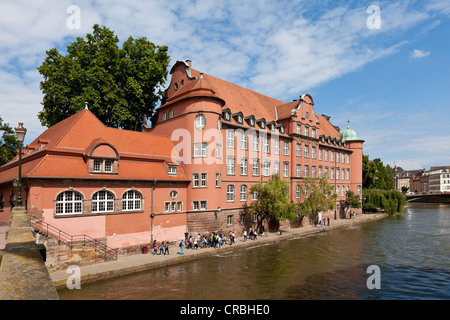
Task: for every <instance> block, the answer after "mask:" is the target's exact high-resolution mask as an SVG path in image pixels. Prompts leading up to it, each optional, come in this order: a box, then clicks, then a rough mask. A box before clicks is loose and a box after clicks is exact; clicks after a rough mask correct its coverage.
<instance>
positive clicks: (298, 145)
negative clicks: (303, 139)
mask: <svg viewBox="0 0 450 320" xmlns="http://www.w3.org/2000/svg"><path fill="white" fill-rule="evenodd" d="M296 150H297V152H296V155H297V157H301V156H302V145H301V144H300V143H297V149H296Z"/></svg>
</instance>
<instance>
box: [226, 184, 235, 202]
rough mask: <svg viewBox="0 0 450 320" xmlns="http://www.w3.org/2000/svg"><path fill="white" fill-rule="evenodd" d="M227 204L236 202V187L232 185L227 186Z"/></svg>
mask: <svg viewBox="0 0 450 320" xmlns="http://www.w3.org/2000/svg"><path fill="white" fill-rule="evenodd" d="M227 202H234V186H233V185H232V184H229V185H228V186H227Z"/></svg>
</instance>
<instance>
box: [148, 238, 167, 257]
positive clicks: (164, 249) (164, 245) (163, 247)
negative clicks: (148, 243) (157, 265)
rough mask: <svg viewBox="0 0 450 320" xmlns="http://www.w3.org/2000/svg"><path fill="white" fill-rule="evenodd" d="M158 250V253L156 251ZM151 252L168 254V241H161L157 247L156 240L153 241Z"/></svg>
mask: <svg viewBox="0 0 450 320" xmlns="http://www.w3.org/2000/svg"><path fill="white" fill-rule="evenodd" d="M158 250H159V253H158ZM152 254H164V255H166V254H169V242H165V243H164V242H161V243H160V245H159V247H158V246H157V245H156V240H154V241H153V246H152Z"/></svg>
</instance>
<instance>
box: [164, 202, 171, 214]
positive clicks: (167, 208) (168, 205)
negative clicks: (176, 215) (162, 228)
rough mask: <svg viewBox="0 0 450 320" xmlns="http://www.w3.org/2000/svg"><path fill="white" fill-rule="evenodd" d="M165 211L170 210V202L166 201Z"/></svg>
mask: <svg viewBox="0 0 450 320" xmlns="http://www.w3.org/2000/svg"><path fill="white" fill-rule="evenodd" d="M164 212H170V202H164Z"/></svg>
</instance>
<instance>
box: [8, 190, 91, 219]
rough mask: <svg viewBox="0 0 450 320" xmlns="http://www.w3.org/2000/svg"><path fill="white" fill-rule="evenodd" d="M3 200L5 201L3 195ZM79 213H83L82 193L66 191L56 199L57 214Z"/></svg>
mask: <svg viewBox="0 0 450 320" xmlns="http://www.w3.org/2000/svg"><path fill="white" fill-rule="evenodd" d="M2 199H4V198H3V195H2ZM3 201H4V200H3ZM77 213H83V196H82V195H81V193H78V192H75V191H64V192H61V193H60V194H58V196H57V197H56V214H77Z"/></svg>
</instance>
